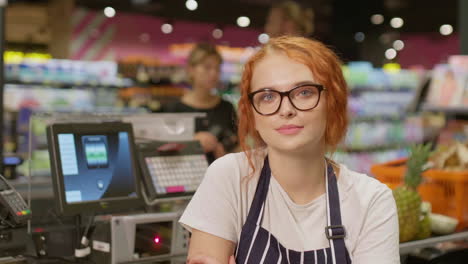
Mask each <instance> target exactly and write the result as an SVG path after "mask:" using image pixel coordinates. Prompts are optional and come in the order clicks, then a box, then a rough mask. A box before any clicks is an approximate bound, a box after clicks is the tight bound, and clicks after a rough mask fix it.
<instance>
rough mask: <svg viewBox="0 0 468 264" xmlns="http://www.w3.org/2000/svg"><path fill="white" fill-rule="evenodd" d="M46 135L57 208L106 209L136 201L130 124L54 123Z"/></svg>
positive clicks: (130, 205)
mask: <svg viewBox="0 0 468 264" xmlns="http://www.w3.org/2000/svg"><path fill="white" fill-rule="evenodd" d="M48 138H49V150H50V153H51V164H52V175H53V183H54V187H55V190H56V192H55V194H56V198H58V200H59V207H60V211H61V212H62V213H64V214H68V213H79V212H82V211H89V210H96V213H99V212H108V211H113V209H125V208H134V207H135V203H138V202H139V195H138V194H139V192H138V188H137V186H138V183H137V175H136V174H137V170H136V169H135V161H134V156H135V155H134V153H133V135H132V128H131V125H130V124H126V123H114V124H111V125H110V124H106V125H104V124H102V125H96V124H79V123H74V124H54V125H51V126H49V128H48Z"/></svg>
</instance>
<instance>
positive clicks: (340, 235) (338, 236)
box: [325, 163, 349, 264]
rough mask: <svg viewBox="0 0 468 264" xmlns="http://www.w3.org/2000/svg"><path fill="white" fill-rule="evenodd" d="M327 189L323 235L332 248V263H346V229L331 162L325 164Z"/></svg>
mask: <svg viewBox="0 0 468 264" xmlns="http://www.w3.org/2000/svg"><path fill="white" fill-rule="evenodd" d="M325 182H326V185H327V186H326V189H327V223H328V226H327V227H325V235H326V236H327V238H328V240H329V242H330V247H331V250H332V261H333V263H334V264H338V263H339V264H341V263H348V261H347V260H348V259H349V257H347V255H346V245H345V242H344V238H345V237H346V229H345V227H344V226H343V225H342V222H341V209H340V195H339V192H338V184H337V181H336V176H335V172H334V170H333V166H332V165H331V163H328V164H327V176H326V181H325Z"/></svg>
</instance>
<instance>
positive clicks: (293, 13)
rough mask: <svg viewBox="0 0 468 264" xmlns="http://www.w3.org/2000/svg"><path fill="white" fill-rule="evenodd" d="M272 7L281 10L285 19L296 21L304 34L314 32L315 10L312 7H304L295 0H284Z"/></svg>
mask: <svg viewBox="0 0 468 264" xmlns="http://www.w3.org/2000/svg"><path fill="white" fill-rule="evenodd" d="M272 8H273V9H275V8H277V9H279V10H281V13H282V14H283V16H284V19H286V20H290V21H292V22H294V24H296V25H297V27H298V29H299V31H300V32H301V34H302V35H303V36H308V35H310V34H312V33H313V32H314V22H313V20H314V10H312V8H302V7H301V6H300V5H299V4H298V3H296V2H294V1H283V2H280V3H277V4H274V5H273V7H272Z"/></svg>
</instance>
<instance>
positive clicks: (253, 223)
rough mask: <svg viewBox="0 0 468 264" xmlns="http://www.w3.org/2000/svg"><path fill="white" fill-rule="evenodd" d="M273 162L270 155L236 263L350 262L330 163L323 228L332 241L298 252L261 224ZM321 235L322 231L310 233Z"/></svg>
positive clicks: (248, 218)
mask: <svg viewBox="0 0 468 264" xmlns="http://www.w3.org/2000/svg"><path fill="white" fill-rule="evenodd" d="M270 177H271V171H270V165H269V163H268V156H267V157H266V158H265V163H264V165H263V168H262V172H261V174H260V179H259V181H258V185H257V189H256V191H255V197H254V199H253V201H252V205H251V207H250V210H249V214H248V216H247V221H246V222H245V224H244V226H243V227H242V231H241V235H240V239H239V243H238V244H237V248H236V252H235V257H236V263H237V264H244V263H245V264H257V263H267V264H270V263H274V264H283V263H285V264H288V263H290V264H296V263H297V264H299V263H313V264H323V263H333V264H351V259H350V257H349V253H348V251H347V249H346V246H345V242H344V238H345V236H346V232H345V228H344V226H343V225H342V224H341V211H340V199H339V194H338V186H337V181H336V176H335V172H334V171H333V167H332V165H331V164H330V163H328V164H327V173H326V181H325V182H326V192H327V224H328V226H326V227H325V229H324V232H325V235H326V237H327V239H328V240H329V242H330V247H328V248H323V249H318V250H310V251H304V252H298V251H294V250H290V249H287V248H285V247H284V246H283V245H281V244H280V243H279V241H278V240H277V239H276V238H275V237H274V236H273V235H272V234H271V233H270V232H268V230H266V229H264V228H263V227H261V224H262V219H263V212H264V208H265V201H266V197H267V193H268V187H269V185H270ZM311 235H322V234H311Z"/></svg>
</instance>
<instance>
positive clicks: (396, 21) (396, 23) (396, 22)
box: [390, 17, 405, 28]
mask: <svg viewBox="0 0 468 264" xmlns="http://www.w3.org/2000/svg"><path fill="white" fill-rule="evenodd" d="M404 23H405V21H404V20H403V19H402V18H401V17H394V18H392V20H390V26H392V28H401V27H402V26H403V24H404Z"/></svg>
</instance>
